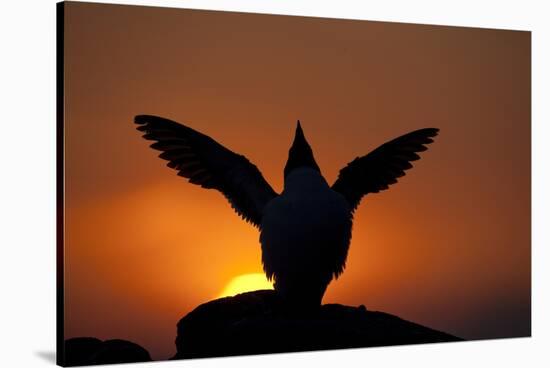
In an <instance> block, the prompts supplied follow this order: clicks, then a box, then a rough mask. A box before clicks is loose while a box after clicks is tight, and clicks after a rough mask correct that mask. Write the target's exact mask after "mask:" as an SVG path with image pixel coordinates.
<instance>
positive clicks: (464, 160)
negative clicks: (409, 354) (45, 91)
mask: <svg viewBox="0 0 550 368" xmlns="http://www.w3.org/2000/svg"><path fill="white" fill-rule="evenodd" d="M57 12H58V13H57V15H58V17H57V27H58V29H57V35H58V43H57V47H58V48H57V52H58V65H57V68H58V70H57V76H58V89H57V104H58V106H57V107H58V127H57V129H58V130H57V132H58V135H57V137H58V140H57V143H58V188H57V189H58V193H57V194H58V195H57V198H58V223H57V226H58V249H57V251H58V252H57V254H58V260H57V263H58V274H57V280H58V290H57V293H58V294H57V295H58V299H57V300H58V316H57V324H58V331H57V340H58V341H57V343H58V346H57V349H58V351H57V359H58V364H60V365H63V366H75V365H94V364H106V363H128V362H142V361H151V360H168V359H190V358H208V357H225V356H235V355H249V354H266V353H280V352H299V351H314V350H324V349H343V348H359V347H360V348H363V347H364V348H367V347H374V346H388V345H403V344H420V343H443V342H459V341H465V340H479V339H495V338H511V337H529V336H530V335H531V276H530V275H531V239H530V225H531V217H530V216H531V208H530V200H531V179H530V177H531V171H530V170H531V168H530V167H531V158H530V150H531V148H530V135H531V127H530V124H531V123H530V119H531V110H530V108H531V107H530V105H531V95H530V91H531V66H530V65H531V34H530V32H527V31H516V30H501V29H482V28H465V27H450V26H442V25H441V26H440V25H437V26H436V25H421V24H405V23H388V22H373V21H363V20H344V19H325V18H314V17H299V16H280V15H268V14H251V13H236V12H219V11H204V10H189V9H173V8H160V7H146V6H126V5H107V4H98V3H81V2H78V3H77V2H63V3H59V4H58V7H57Z"/></svg>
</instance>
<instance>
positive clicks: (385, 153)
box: [332, 128, 439, 210]
mask: <svg viewBox="0 0 550 368" xmlns="http://www.w3.org/2000/svg"><path fill="white" fill-rule="evenodd" d="M438 131H439V129H436V128H425V129H419V130H415V131H413V132H410V133H408V134H405V135H402V136H401V137H398V138H396V139H394V140H391V141H389V142H386V143H384V144H383V145H381V146H380V147H378V148H376V149H375V150H374V151H372V152H370V153H369V154H367V155H365V156H362V157H357V158H355V159H354V160H353V161H351V162H350V163H348V164H347V165H346V167H344V168H343V169H342V170H340V173H339V175H338V179H336V181H335V182H334V184H333V185H332V189H334V190H335V191H337V192H339V193H341V194H342V195H343V196H344V197H345V198H346V199H347V201H348V202H349V204H350V205H351V207H352V209H353V210H355V209H356V208H357V206H359V203H360V202H361V199H362V198H363V196H365V195H367V194H369V193H378V192H380V191H382V190H385V189H388V188H389V186H390V185H392V184H395V183H397V179H398V178H400V177H402V176H404V175H405V171H406V170H409V169H410V168H412V167H413V165H412V164H411V162H412V161H416V160H418V159H420V156H419V155H418V152H423V151H426V150H427V149H428V148H427V147H426V145H427V144H430V143H432V142H433V139H431V138H433V137H435V136H436V135H437V134H438Z"/></svg>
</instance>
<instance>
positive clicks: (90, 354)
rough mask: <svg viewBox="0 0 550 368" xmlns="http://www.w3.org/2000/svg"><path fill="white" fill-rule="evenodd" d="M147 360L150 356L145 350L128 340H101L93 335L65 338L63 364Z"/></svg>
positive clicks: (149, 359)
mask: <svg viewBox="0 0 550 368" xmlns="http://www.w3.org/2000/svg"><path fill="white" fill-rule="evenodd" d="M148 361H151V356H150V355H149V353H148V352H147V350H145V349H144V348H142V347H141V346H139V345H138V344H135V343H133V342H130V341H125V340H106V341H101V340H99V339H96V338H94V337H76V338H73V339H68V340H65V364H64V366H75V365H78V366H80V365H91V364H114V363H135V362H148Z"/></svg>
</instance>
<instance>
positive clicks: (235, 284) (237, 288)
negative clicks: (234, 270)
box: [218, 273, 273, 298]
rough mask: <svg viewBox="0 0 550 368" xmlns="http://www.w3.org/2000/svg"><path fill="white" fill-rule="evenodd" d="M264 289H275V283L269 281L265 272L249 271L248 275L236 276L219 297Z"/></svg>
mask: <svg viewBox="0 0 550 368" xmlns="http://www.w3.org/2000/svg"><path fill="white" fill-rule="evenodd" d="M262 289H273V284H272V283H271V282H269V281H267V278H266V277H265V275H264V274H263V273H248V274H246V275H241V276H237V277H234V278H233V279H232V280H231V281H230V282H229V283H228V284H227V286H226V287H225V288H224V289H223V292H222V293H221V294H220V295H219V296H218V298H223V297H226V296H233V295H237V294H240V293H244V292H247V291H253V290H262Z"/></svg>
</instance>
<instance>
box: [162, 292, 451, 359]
mask: <svg viewBox="0 0 550 368" xmlns="http://www.w3.org/2000/svg"><path fill="white" fill-rule="evenodd" d="M177 332H178V335H177V337H176V348H177V353H176V355H175V356H174V357H173V359H187V358H204V357H216V356H228V355H246V354H265V353H278V352H296V351H308V350H324V349H342V348H358V347H370V346H385V345H402V344H422V343H434V342H449V341H461V340H462V339H460V338H458V337H455V336H452V335H449V334H447V333H444V332H440V331H436V330H432V329H430V328H427V327H424V326H421V325H418V324H416V323H412V322H408V321H405V320H402V319H401V318H399V317H396V316H393V315H391V314H387V313H383V312H373V311H368V310H367V309H366V308H365V307H364V306H359V307H350V306H345V305H340V304H325V305H322V306H321V307H320V308H319V309H318V310H315V311H311V312H309V313H307V314H304V313H301V314H298V313H294V312H292V311H288V310H285V309H284V307H283V305H282V303H281V301H280V299H279V298H278V296H277V295H276V294H275V292H274V291H273V290H257V291H252V292H248V293H243V294H239V295H236V296H234V297H227V298H221V299H217V300H213V301H210V302H208V303H205V304H202V305H200V306H198V307H197V308H196V309H194V310H193V311H192V312H190V313H189V314H187V315H186V316H185V317H183V318H182V319H181V320H180V321H179V323H178V329H177Z"/></svg>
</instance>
